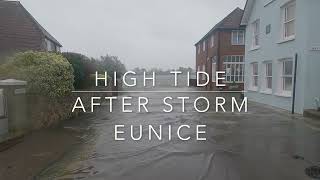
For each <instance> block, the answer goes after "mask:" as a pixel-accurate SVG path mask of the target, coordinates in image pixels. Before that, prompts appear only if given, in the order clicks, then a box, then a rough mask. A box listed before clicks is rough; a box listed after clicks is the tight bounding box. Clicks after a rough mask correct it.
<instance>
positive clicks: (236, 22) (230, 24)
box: [195, 7, 243, 45]
mask: <svg viewBox="0 0 320 180" xmlns="http://www.w3.org/2000/svg"><path fill="white" fill-rule="evenodd" d="M242 15H243V10H242V9H240V8H239V7H237V8H236V9H235V10H233V11H232V12H231V13H230V14H229V15H227V16H226V17H225V18H223V19H222V20H221V21H220V22H219V23H218V24H216V25H215V26H214V27H213V28H212V29H211V30H210V31H209V32H208V33H207V34H206V35H205V36H204V37H203V38H201V39H200V40H199V41H198V42H197V43H196V44H195V45H197V44H199V43H200V42H201V41H202V40H204V39H206V38H207V37H208V36H209V35H210V34H211V33H212V32H214V31H216V30H218V29H239V28H240V22H241V18H242Z"/></svg>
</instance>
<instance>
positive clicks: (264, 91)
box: [260, 89, 272, 94]
mask: <svg viewBox="0 0 320 180" xmlns="http://www.w3.org/2000/svg"><path fill="white" fill-rule="evenodd" d="M260 93H262V94H272V90H271V89H265V90H262V91H260Z"/></svg>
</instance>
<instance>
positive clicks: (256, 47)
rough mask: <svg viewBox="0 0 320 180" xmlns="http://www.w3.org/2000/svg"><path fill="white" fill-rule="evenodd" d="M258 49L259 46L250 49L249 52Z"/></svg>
mask: <svg viewBox="0 0 320 180" xmlns="http://www.w3.org/2000/svg"><path fill="white" fill-rule="evenodd" d="M258 49H260V46H255V47H251V49H250V50H249V51H256V50H258Z"/></svg>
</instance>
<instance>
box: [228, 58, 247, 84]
mask: <svg viewBox="0 0 320 180" xmlns="http://www.w3.org/2000/svg"><path fill="white" fill-rule="evenodd" d="M223 69H224V71H225V82H227V83H241V82H243V80H244V62H243V56H224V57H223Z"/></svg>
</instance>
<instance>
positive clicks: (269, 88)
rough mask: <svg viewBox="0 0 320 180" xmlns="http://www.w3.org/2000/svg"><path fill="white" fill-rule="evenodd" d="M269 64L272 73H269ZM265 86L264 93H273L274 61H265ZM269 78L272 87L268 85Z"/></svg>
mask: <svg viewBox="0 0 320 180" xmlns="http://www.w3.org/2000/svg"><path fill="white" fill-rule="evenodd" d="M269 65H271V66H270V67H271V74H268V72H269ZM263 66H264V68H263V70H264V72H263V75H264V78H263V88H262V93H266V94H271V93H272V88H273V63H272V61H265V62H263ZM269 79H271V87H268V83H269V81H268V80H269Z"/></svg>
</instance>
